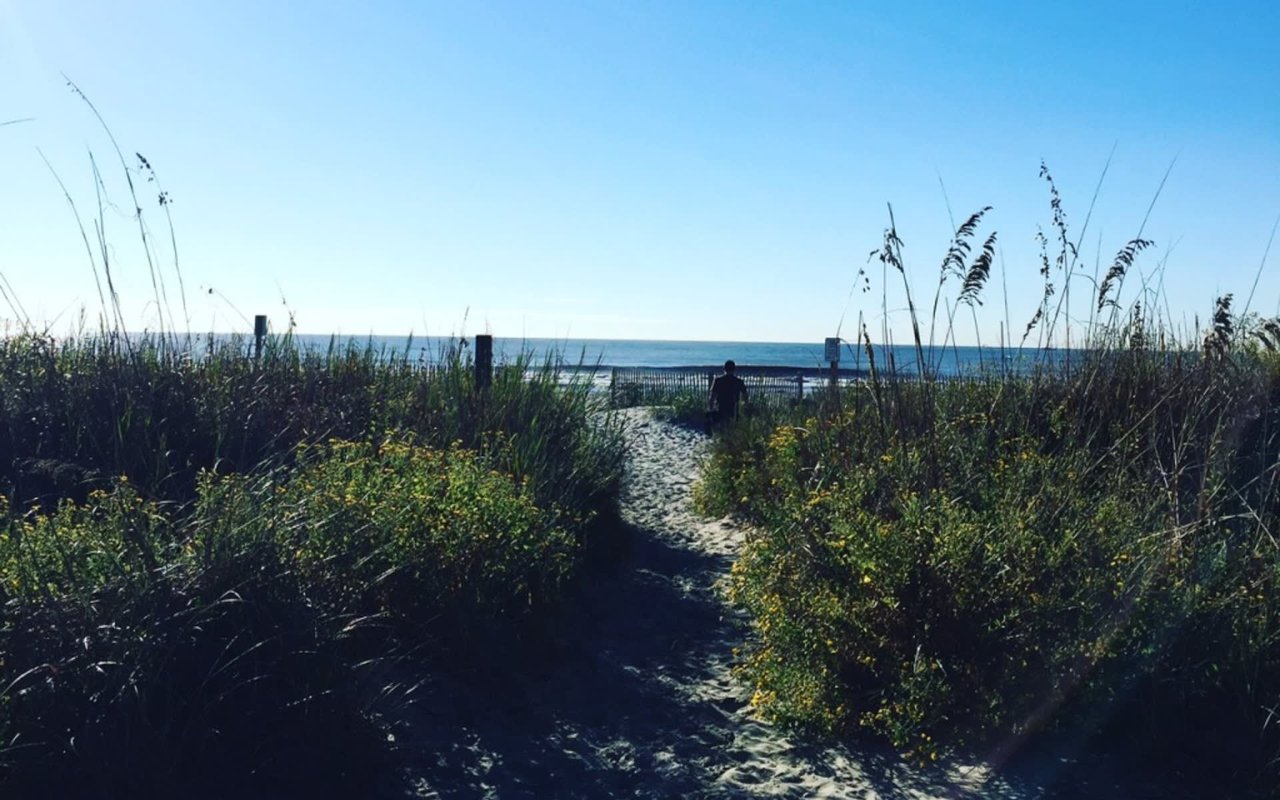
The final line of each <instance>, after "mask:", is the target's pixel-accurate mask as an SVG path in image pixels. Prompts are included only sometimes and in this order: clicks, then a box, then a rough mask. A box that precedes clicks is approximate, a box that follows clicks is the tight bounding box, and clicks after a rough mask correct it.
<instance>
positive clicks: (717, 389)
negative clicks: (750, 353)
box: [708, 359, 747, 424]
mask: <svg viewBox="0 0 1280 800" xmlns="http://www.w3.org/2000/svg"><path fill="white" fill-rule="evenodd" d="M737 367H738V365H737V364H734V363H733V359H729V360H728V361H726V362H724V374H723V375H719V376H717V377H716V379H715V380H714V381H712V382H711V397H710V398H709V402H710V405H711V412H710V414H709V415H708V422H710V423H711V424H715V423H717V422H722V421H724V420H730V419H737V417H738V400H739V399H741V400H742V401H744V402H745V401H746V399H747V384H746V383H744V382H743V380H742V378H739V377H738V376H737V375H735V374H733V373H734V371H735V370H736V369H737Z"/></svg>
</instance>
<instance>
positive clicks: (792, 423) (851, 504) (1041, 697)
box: [697, 193, 1280, 791]
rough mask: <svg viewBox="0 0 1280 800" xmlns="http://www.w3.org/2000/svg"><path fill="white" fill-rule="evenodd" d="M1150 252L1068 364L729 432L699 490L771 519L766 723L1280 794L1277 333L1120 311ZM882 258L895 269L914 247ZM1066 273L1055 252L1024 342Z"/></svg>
mask: <svg viewBox="0 0 1280 800" xmlns="http://www.w3.org/2000/svg"><path fill="white" fill-rule="evenodd" d="M1054 199H1055V205H1054V209H1055V221H1057V220H1058V214H1059V213H1060V205H1059V204H1058V203H1057V202H1056V193H1055V194H1054ZM978 218H980V216H979V217H978ZM971 223H972V220H971V221H970V222H967V223H965V225H966V226H967V231H966V229H964V228H962V230H961V231H960V232H959V233H958V234H957V238H956V241H957V242H958V243H960V245H965V243H966V242H967V241H969V237H971V236H973V235H975V234H974V225H972V224H971ZM1062 225H1063V229H1062V231H1063V235H1062V237H1061V240H1062V241H1063V242H1066V241H1067V237H1066V235H1065V221H1063V222H1062ZM1137 241H1138V240H1136V239H1135V240H1134V242H1137ZM1134 242H1130V243H1128V244H1126V245H1125V246H1124V247H1123V248H1122V249H1121V251H1120V254H1119V255H1118V256H1117V258H1116V262H1115V265H1113V267H1112V269H1111V270H1110V271H1109V272H1108V274H1107V276H1106V279H1105V280H1104V281H1103V282H1101V283H1100V284H1098V285H1097V291H1096V293H1095V298H1096V302H1097V306H1096V307H1095V312H1097V311H1099V310H1100V311H1101V312H1103V313H1102V314H1100V315H1098V316H1097V317H1095V319H1094V322H1093V323H1092V325H1091V327H1090V328H1089V329H1088V330H1087V336H1086V338H1085V339H1084V340H1083V344H1084V345H1085V348H1084V350H1082V351H1081V352H1079V353H1076V354H1075V357H1074V359H1073V361H1072V363H1070V364H1067V363H1066V362H1065V361H1064V359H1062V358H1061V357H1060V355H1061V354H1060V353H1052V352H1047V353H1044V357H1043V359H1041V365H1040V368H1038V369H1031V370H1030V371H1027V372H1026V373H1025V374H1020V375H1007V374H1003V373H999V374H995V375H990V376H986V379H985V380H977V381H950V380H946V379H944V378H942V377H940V376H938V375H937V374H936V373H930V372H929V371H928V370H927V369H926V370H924V372H925V374H924V376H923V378H922V379H918V380H917V379H913V380H904V379H900V378H899V377H898V376H897V375H896V374H895V371H894V369H893V367H892V365H885V364H881V365H879V367H878V368H876V369H873V371H872V377H871V378H870V379H869V380H867V381H864V382H861V383H859V384H857V385H855V386H852V387H849V388H846V389H844V390H842V391H839V392H829V393H827V394H826V395H824V396H822V397H820V398H817V399H815V401H814V402H812V403H809V404H807V406H806V407H803V408H797V409H793V410H791V411H789V412H787V411H778V412H775V413H771V414H768V415H762V416H759V417H756V418H754V419H747V420H743V421H742V422H740V423H739V424H738V425H737V426H735V427H733V428H731V429H729V430H728V431H726V432H725V433H724V434H723V435H722V436H720V437H718V438H717V440H716V442H715V444H714V447H713V455H712V457H711V459H710V462H709V463H708V465H707V467H706V470H705V474H704V478H703V481H702V483H701V484H700V486H699V487H698V489H697V498H698V502H699V503H700V504H701V506H702V507H703V509H704V510H706V511H707V512H709V513H714V514H724V513H734V514H738V515H740V516H742V517H744V518H745V519H747V520H749V521H751V522H752V523H754V528H753V532H752V533H751V535H750V536H749V537H748V540H747V544H746V546H745V549H744V551H743V553H742V555H741V557H740V558H739V560H738V561H737V563H736V564H735V565H734V568H733V579H732V595H733V597H734V599H735V600H736V601H737V602H738V603H739V604H741V605H742V606H743V607H744V608H746V609H747V610H748V611H749V612H750V614H751V616H752V618H753V620H754V636H753V640H752V643H751V645H750V647H749V648H748V649H747V651H746V652H744V654H743V659H742V662H741V671H742V674H743V675H744V677H745V678H746V679H747V680H749V681H751V682H752V684H753V685H754V687H755V694H754V703H755V704H756V706H757V707H758V708H759V709H760V710H761V711H762V712H763V713H765V714H766V715H767V716H769V717H771V718H773V719H776V720H779V721H783V722H786V723H790V724H794V725H797V726H800V727H803V728H807V729H809V730H812V731H817V732H820V733H823V734H825V735H830V736H835V737H850V736H857V735H862V734H866V733H872V734H874V735H879V736H883V737H885V738H887V739H888V740H889V741H891V742H892V743H893V744H894V745H896V746H897V747H899V748H901V749H902V751H904V752H906V753H909V754H911V756H912V757H913V758H917V759H920V760H921V761H924V762H928V761H931V760H933V759H936V758H939V757H942V756H943V755H945V754H946V753H948V752H955V751H966V752H970V753H976V754H977V755H979V756H982V757H985V758H989V759H991V760H993V761H995V762H996V763H997V764H998V763H1002V762H1003V761H1004V760H1005V759H1007V758H1008V757H1010V756H1011V755H1013V754H1015V753H1016V752H1018V751H1019V750H1020V749H1021V748H1022V747H1024V746H1025V745H1026V744H1027V742H1028V740H1029V739H1031V738H1032V737H1035V736H1036V735H1037V734H1041V733H1044V732H1048V731H1053V730H1061V729H1064V728H1065V729H1070V730H1071V731H1073V732H1075V733H1081V732H1083V734H1084V735H1085V736H1086V737H1094V741H1095V745H1094V746H1095V747H1098V748H1107V747H1111V746H1113V745H1115V743H1116V742H1119V741H1125V740H1128V741H1129V742H1131V743H1138V744H1137V745H1136V749H1137V750H1139V751H1141V752H1142V753H1145V755H1147V756H1149V757H1151V758H1152V759H1154V760H1155V763H1157V764H1159V765H1161V767H1162V768H1164V769H1166V770H1167V771H1168V773H1167V774H1169V775H1170V777H1173V776H1174V775H1177V774H1180V773H1183V772H1186V771H1200V772H1202V774H1204V775H1208V776H1211V777H1212V778H1213V779H1214V780H1220V781H1224V782H1225V785H1228V786H1234V787H1237V788H1239V787H1242V786H1252V787H1254V788H1262V789H1265V790H1267V791H1274V790H1275V789H1276V787H1277V786H1280V772H1278V771H1277V769H1276V763H1277V762H1276V760H1275V759H1276V757H1277V755H1278V754H1280V735H1277V727H1276V725H1275V723H1274V719H1273V716H1274V709H1275V708H1277V706H1278V705H1280V606H1278V605H1277V596H1278V595H1277V589H1280V586H1278V585H1277V582H1278V581H1280V547H1278V546H1277V542H1276V538H1275V533H1276V531H1277V530H1278V529H1280V493H1278V491H1277V489H1278V485H1277V474H1276V469H1277V463H1278V461H1280V358H1277V356H1276V354H1275V353H1273V352H1271V351H1270V350H1269V349H1268V348H1269V346H1270V345H1271V344H1273V343H1272V342H1271V341H1270V340H1269V336H1268V334H1266V333H1265V331H1267V330H1269V329H1270V328H1271V327H1274V325H1275V323H1274V321H1272V322H1261V323H1260V322H1258V321H1257V320H1254V319H1251V318H1243V319H1242V318H1239V317H1236V316H1234V315H1233V314H1232V313H1231V309H1230V306H1231V300H1230V297H1229V296H1228V297H1225V298H1222V299H1220V300H1219V301H1218V303H1217V305H1216V307H1215V309H1214V315H1213V318H1212V319H1213V323H1212V326H1211V327H1210V328H1209V329H1208V330H1207V331H1206V332H1205V333H1204V334H1203V335H1202V336H1200V337H1198V338H1197V339H1195V340H1191V341H1187V340H1186V339H1185V338H1184V339H1183V340H1182V341H1179V340H1178V339H1177V337H1175V336H1173V335H1172V334H1171V333H1170V331H1169V330H1168V326H1167V325H1164V324H1163V323H1162V322H1161V321H1160V320H1159V319H1158V318H1157V317H1155V316H1153V315H1152V314H1151V313H1149V312H1148V311H1147V310H1145V309H1146V308H1148V307H1152V306H1153V305H1154V304H1150V303H1147V302H1145V300H1147V298H1145V297H1143V298H1140V299H1142V300H1144V302H1143V303H1142V305H1136V304H1135V305H1134V306H1132V307H1131V308H1130V309H1128V310H1127V311H1119V312H1118V313H1115V314H1112V315H1110V318H1109V319H1108V318H1106V317H1107V316H1108V314H1109V312H1110V311H1111V310H1112V306H1113V305H1114V303H1115V299H1114V298H1115V296H1116V291H1117V288H1116V287H1117V286H1118V285H1119V283H1120V282H1122V280H1123V276H1124V274H1125V272H1126V271H1127V269H1128V268H1129V267H1130V266H1131V265H1132V264H1133V261H1134V258H1135V257H1136V254H1137V252H1140V250H1141V247H1139V246H1138V245H1136V244H1134ZM885 247H886V250H887V251H888V255H887V256H886V258H888V259H889V263H890V268H891V269H892V270H895V271H896V270H897V269H900V267H901V251H900V249H899V247H900V244H899V240H898V238H897V234H896V232H892V230H891V232H890V233H889V234H886V246H885ZM882 252H883V251H882ZM968 252H969V251H968V248H967V246H958V245H957V244H956V243H953V244H952V246H951V248H950V250H949V253H948V256H947V259H946V260H945V261H944V263H943V271H944V282H945V280H946V277H947V275H948V274H953V275H957V276H959V275H963V276H964V281H963V283H962V287H963V288H962V289H961V298H960V299H961V301H964V299H965V297H966V294H965V293H968V294H967V296H968V297H970V298H976V297H977V295H976V292H978V291H980V290H981V288H982V284H983V283H984V281H985V276H986V275H987V274H988V273H989V258H986V257H985V255H984V254H985V252H986V248H985V247H984V248H982V249H981V250H980V252H979V253H978V255H977V256H976V257H975V263H976V267H972V268H969V269H960V268H959V267H957V264H960V265H964V264H966V262H965V261H964V257H966V256H967V255H968ZM1073 261H1074V251H1073V250H1072V249H1071V248H1070V247H1065V248H1064V250H1063V253H1062V255H1061V258H1060V259H1058V260H1056V263H1057V264H1058V265H1059V266H1054V264H1053V262H1051V260H1050V259H1049V258H1048V257H1047V256H1046V258H1045V259H1044V269H1043V271H1042V275H1044V276H1045V280H1046V286H1047V287H1049V288H1048V289H1047V290H1046V292H1045V297H1044V301H1043V303H1042V305H1041V308H1040V309H1039V310H1038V311H1037V312H1036V315H1035V318H1034V319H1033V320H1032V327H1034V326H1039V325H1042V324H1051V322H1050V321H1051V320H1052V319H1053V318H1054V316H1055V314H1054V306H1053V304H1052V298H1053V297H1054V296H1055V292H1054V291H1053V287H1051V286H1050V284H1051V281H1052V280H1054V279H1056V280H1059V281H1061V280H1069V279H1070V278H1071V274H1072V273H1071V270H1070V265H1071V264H1072V263H1073ZM915 330H916V333H915V334H914V336H915V338H916V343H917V345H918V346H919V350H918V353H919V354H920V356H921V359H922V361H926V362H927V354H928V353H929V352H931V351H930V350H929V348H927V346H924V342H923V336H922V335H921V334H920V333H919V330H920V328H919V326H916V327H915ZM1259 333H1260V335H1258V334H1259ZM951 335H952V334H951V332H950V331H948V332H947V333H946V334H945V335H944V337H943V338H944V339H945V338H948V337H950V336H951ZM863 338H864V342H863V343H864V344H865V345H866V346H867V349H868V355H869V356H872V357H874V355H875V348H872V347H871V346H870V344H869V342H870V337H869V336H867V335H866V334H865V331H864V334H863ZM930 338H931V339H932V335H930ZM1045 339H1046V340H1047V341H1052V337H1051V336H1048V335H1046V337H1045ZM996 360H997V361H999V359H996Z"/></svg>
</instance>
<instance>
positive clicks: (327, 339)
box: [296, 334, 1069, 377]
mask: <svg viewBox="0 0 1280 800" xmlns="http://www.w3.org/2000/svg"><path fill="white" fill-rule="evenodd" d="M296 339H297V340H298V342H299V343H300V344H302V345H303V346H304V347H316V348H328V347H330V346H336V347H340V348H346V347H350V346H355V347H361V348H363V347H366V346H368V347H372V348H373V349H375V350H377V351H380V352H385V353H395V354H398V355H403V356H408V357H410V358H414V359H423V360H426V361H431V360H434V359H437V358H440V357H441V355H442V354H443V353H446V352H448V351H449V350H450V349H451V348H457V347H464V348H467V347H474V340H472V339H471V338H470V337H436V336H432V337H419V338H408V337H400V336H365V337H336V336H323V335H319V336H317V335H311V334H302V335H297V336H296ZM493 349H494V362H495V363H497V364H503V363H512V362H514V361H515V360H517V359H518V358H522V357H523V358H525V359H526V363H532V364H535V365H536V364H541V363H543V362H544V361H545V360H547V359H550V360H551V361H553V362H555V363H558V364H560V365H562V366H564V367H569V368H583V369H598V370H599V371H603V372H607V371H608V370H609V369H611V368H613V367H654V368H663V369H674V368H680V367H687V368H718V367H719V366H720V365H723V364H724V362H725V361H727V360H729V359H732V360H733V361H735V362H736V363H737V364H738V366H739V368H740V369H741V370H742V371H749V370H750V368H751V367H794V368H796V369H800V370H822V369H826V368H828V366H829V364H828V362H827V361H825V360H824V355H825V352H824V345H823V343H822V342H699V341H666V340H641V339H523V338H507V337H500V336H495V337H494V340H493ZM872 349H873V351H874V354H875V366H876V368H877V369H880V370H881V371H888V370H889V369H890V366H891V365H892V369H893V371H895V372H896V373H897V374H899V375H915V374H919V371H920V369H919V367H920V363H919V362H920V358H919V357H918V354H917V351H916V349H915V348H914V347H911V346H901V345H895V346H892V347H890V346H886V345H875V346H874V347H873V348H872ZM922 352H923V355H924V363H925V365H926V366H927V368H928V371H929V372H931V373H933V374H937V375H940V376H943V377H957V376H962V375H971V374H977V373H980V372H984V371H1015V372H1016V371H1021V370H1024V369H1027V368H1029V367H1031V366H1033V365H1035V364H1041V365H1043V364H1046V363H1060V362H1061V361H1062V360H1063V359H1064V358H1068V357H1069V353H1068V352H1067V351H1064V350H1057V351H1044V350H1018V349H1016V348H1006V349H1003V350H1002V349H1000V348H991V347H986V348H978V347H963V346H947V347H933V348H929V347H925V348H923V350H922ZM839 366H840V368H841V369H842V370H853V371H854V372H855V373H861V372H865V371H869V369H870V366H871V362H870V358H869V356H868V353H867V349H866V348H865V347H864V346H859V345H856V344H854V343H852V342H845V343H842V344H841V347H840V362H839Z"/></svg>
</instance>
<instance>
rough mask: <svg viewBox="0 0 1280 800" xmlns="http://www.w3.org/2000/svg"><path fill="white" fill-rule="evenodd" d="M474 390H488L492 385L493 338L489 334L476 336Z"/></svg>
mask: <svg viewBox="0 0 1280 800" xmlns="http://www.w3.org/2000/svg"><path fill="white" fill-rule="evenodd" d="M475 366H476V388H477V389H488V388H489V385H490V384H491V383H493V337H492V336H490V335H489V334H487V333H485V334H480V335H478V336H476V362H475Z"/></svg>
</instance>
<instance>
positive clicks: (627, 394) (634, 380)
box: [609, 367, 813, 408]
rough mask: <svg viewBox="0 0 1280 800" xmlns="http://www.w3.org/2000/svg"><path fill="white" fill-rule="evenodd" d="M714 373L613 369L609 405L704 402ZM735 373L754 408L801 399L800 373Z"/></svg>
mask: <svg viewBox="0 0 1280 800" xmlns="http://www.w3.org/2000/svg"><path fill="white" fill-rule="evenodd" d="M717 374H719V371H718V370H715V369H710V368H701V367H687V368H672V369H658V368H653V367H615V368H614V369H613V370H611V371H610V374H609V402H610V404H612V405H613V407H614V408H626V407H628V406H647V405H664V404H669V403H672V402H674V401H675V400H677V399H678V398H681V397H692V398H696V399H699V400H700V401H701V402H704V403H705V402H706V401H707V399H708V395H709V394H710V392H711V382H712V381H713V380H714V379H715V376H716V375H717ZM736 374H737V375H738V377H739V378H742V380H743V382H744V383H746V385H747V402H749V403H751V404H753V405H767V406H772V405H785V404H787V403H789V402H794V401H796V400H799V399H800V398H801V397H803V396H804V391H805V385H806V379H805V377H804V373H803V372H802V371H800V370H796V371H795V374H793V375H790V376H788V375H786V374H784V373H782V372H781V371H779V370H777V369H772V370H770V371H769V372H768V373H754V372H752V371H751V369H750V368H742V367H739V368H738V371H737V373H736ZM808 385H810V386H812V385H813V379H809V380H808Z"/></svg>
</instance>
